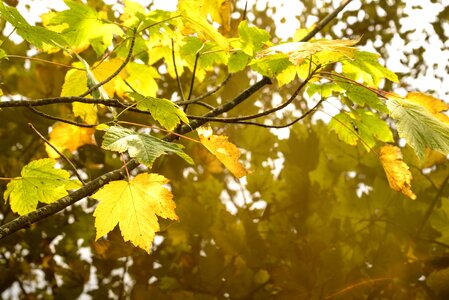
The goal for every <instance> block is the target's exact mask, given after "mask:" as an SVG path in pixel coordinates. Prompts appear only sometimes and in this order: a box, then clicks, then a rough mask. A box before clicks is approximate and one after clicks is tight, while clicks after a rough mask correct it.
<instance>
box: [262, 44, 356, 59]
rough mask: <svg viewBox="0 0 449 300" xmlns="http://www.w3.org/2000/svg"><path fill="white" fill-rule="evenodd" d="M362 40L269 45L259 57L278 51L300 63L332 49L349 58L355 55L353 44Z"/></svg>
mask: <svg viewBox="0 0 449 300" xmlns="http://www.w3.org/2000/svg"><path fill="white" fill-rule="evenodd" d="M359 41H360V40H320V41H314V42H290V43H284V44H280V45H276V46H272V47H269V48H267V49H265V50H263V51H261V52H259V53H258V54H257V58H262V57H265V56H268V55H273V54H277V53H283V54H287V55H288V57H289V60H290V61H291V62H292V63H293V64H295V65H299V64H300V63H302V62H303V61H304V60H305V59H306V58H308V57H310V56H311V55H313V54H316V53H318V52H322V51H331V52H335V54H339V55H343V56H345V57H348V58H352V57H353V56H354V52H355V51H356V49H355V48H354V47H352V46H354V45H355V44H357V43H358V42H359Z"/></svg>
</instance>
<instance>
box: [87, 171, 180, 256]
mask: <svg viewBox="0 0 449 300" xmlns="http://www.w3.org/2000/svg"><path fill="white" fill-rule="evenodd" d="M167 183H168V179H166V178H165V177H164V176H162V175H158V174H148V173H143V174H139V175H137V176H136V177H134V178H133V179H131V180H129V181H124V180H117V181H112V182H110V183H108V184H106V185H105V186H103V187H102V188H101V189H100V190H99V191H97V192H96V193H95V194H93V195H92V198H94V199H97V200H98V201H99V204H98V206H97V208H96V209H95V212H94V217H95V228H96V230H97V237H96V239H97V240H98V239H99V238H101V237H102V236H104V235H106V234H107V233H108V232H110V231H111V230H112V229H114V227H115V226H117V224H118V225H119V227H120V231H121V233H122V236H123V239H124V240H125V241H130V242H131V243H133V244H134V245H135V246H137V247H140V248H142V249H144V250H145V251H147V252H148V253H150V247H151V243H152V242H153V239H154V236H155V233H156V232H157V231H159V223H158V219H157V216H160V217H162V218H166V219H171V220H178V216H177V215H176V213H175V207H176V205H175V203H174V202H173V200H172V198H173V195H172V193H171V192H170V191H169V190H168V189H167V188H166V187H165V186H164V185H165V184H167Z"/></svg>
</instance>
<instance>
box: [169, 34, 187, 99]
mask: <svg viewBox="0 0 449 300" xmlns="http://www.w3.org/2000/svg"><path fill="white" fill-rule="evenodd" d="M171 56H172V59H173V68H174V70H175V75H176V82H177V83H178V92H179V96H180V97H181V100H182V101H185V100H186V99H185V98H184V91H183V90H182V84H181V78H179V74H178V68H177V67H176V58H175V42H174V41H173V39H172V40H171Z"/></svg>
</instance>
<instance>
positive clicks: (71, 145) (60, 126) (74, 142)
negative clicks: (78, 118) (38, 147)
mask: <svg viewBox="0 0 449 300" xmlns="http://www.w3.org/2000/svg"><path fill="white" fill-rule="evenodd" d="M94 133H95V129H93V128H83V127H78V126H75V125H70V124H67V123H55V125H53V127H52V131H51V133H50V143H51V144H52V145H53V146H55V147H56V149H58V150H59V151H61V152H64V150H69V151H75V150H76V149H78V148H79V147H81V146H83V145H88V144H90V145H96V144H97V143H96V142H95V138H94ZM45 150H46V151H47V154H48V156H49V157H51V158H58V157H59V154H58V153H57V152H56V151H55V150H53V148H51V147H50V146H49V145H45Z"/></svg>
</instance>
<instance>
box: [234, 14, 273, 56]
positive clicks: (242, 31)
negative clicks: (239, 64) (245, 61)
mask: <svg viewBox="0 0 449 300" xmlns="http://www.w3.org/2000/svg"><path fill="white" fill-rule="evenodd" d="M238 31H239V37H240V40H239V41H240V45H239V46H240V47H237V48H241V50H242V51H243V52H244V53H246V54H247V55H248V56H250V57H253V56H254V54H255V53H257V52H258V51H259V50H260V49H262V46H263V45H264V44H265V43H266V42H268V41H269V40H270V34H269V33H268V32H267V31H265V30H263V29H260V28H257V27H255V26H249V25H248V21H247V20H244V21H242V22H240V24H239V28H238Z"/></svg>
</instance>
